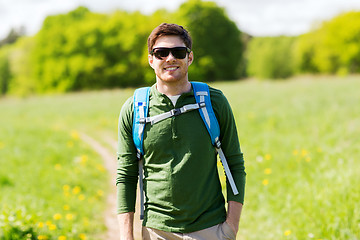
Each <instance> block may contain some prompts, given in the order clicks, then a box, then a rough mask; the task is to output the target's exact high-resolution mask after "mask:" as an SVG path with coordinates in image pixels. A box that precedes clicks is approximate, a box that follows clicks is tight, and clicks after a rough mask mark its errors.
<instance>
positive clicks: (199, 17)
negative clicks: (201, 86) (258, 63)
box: [174, 0, 243, 81]
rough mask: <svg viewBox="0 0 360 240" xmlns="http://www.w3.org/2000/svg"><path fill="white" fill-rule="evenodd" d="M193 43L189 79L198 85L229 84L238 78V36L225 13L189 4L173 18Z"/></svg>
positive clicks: (210, 5)
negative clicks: (215, 81)
mask: <svg viewBox="0 0 360 240" xmlns="http://www.w3.org/2000/svg"><path fill="white" fill-rule="evenodd" d="M174 19H175V20H177V22H178V23H180V24H181V25H183V26H184V27H186V28H187V29H188V30H189V31H190V34H191V36H192V39H193V51H194V55H195V61H194V62H193V65H192V66H191V67H190V68H189V75H190V78H192V79H196V80H200V81H214V80H225V79H226V80H230V79H237V78H238V77H239V72H240V70H239V64H240V63H241V62H242V59H243V43H242V40H241V32H240V30H239V29H238V28H237V26H236V24H235V23H234V22H233V21H231V20H230V19H229V17H228V16H227V14H226V13H225V10H224V9H223V8H220V7H218V6H217V5H216V4H215V3H214V2H203V1H201V0H189V1H187V2H185V3H184V4H182V5H181V6H180V8H179V9H178V11H177V12H176V13H175V14H174Z"/></svg>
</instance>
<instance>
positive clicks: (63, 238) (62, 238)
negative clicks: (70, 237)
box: [58, 236, 66, 240]
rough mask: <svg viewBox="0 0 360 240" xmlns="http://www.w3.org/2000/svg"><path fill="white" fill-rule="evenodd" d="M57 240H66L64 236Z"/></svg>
mask: <svg viewBox="0 0 360 240" xmlns="http://www.w3.org/2000/svg"><path fill="white" fill-rule="evenodd" d="M58 240H66V236H59V237H58Z"/></svg>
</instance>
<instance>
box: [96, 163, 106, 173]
mask: <svg viewBox="0 0 360 240" xmlns="http://www.w3.org/2000/svg"><path fill="white" fill-rule="evenodd" d="M96 169H97V170H99V171H100V172H105V168H104V167H103V165H101V164H97V165H96Z"/></svg>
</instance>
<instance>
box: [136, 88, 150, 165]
mask: <svg viewBox="0 0 360 240" xmlns="http://www.w3.org/2000/svg"><path fill="white" fill-rule="evenodd" d="M149 94H150V87H143V88H139V89H136V90H135V93H134V120H133V134H132V135H133V140H134V144H135V147H136V149H137V152H138V158H139V159H140V157H141V155H144V149H143V140H144V137H143V136H144V128H145V123H144V122H141V121H140V119H143V118H146V117H147V115H148V111H149Z"/></svg>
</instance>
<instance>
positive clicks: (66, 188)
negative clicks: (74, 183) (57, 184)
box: [63, 184, 70, 192]
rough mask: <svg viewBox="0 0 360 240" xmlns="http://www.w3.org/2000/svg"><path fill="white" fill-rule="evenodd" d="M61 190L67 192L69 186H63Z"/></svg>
mask: <svg viewBox="0 0 360 240" xmlns="http://www.w3.org/2000/svg"><path fill="white" fill-rule="evenodd" d="M63 190H64V191H65V192H67V191H69V190H70V186H69V185H67V184H66V185H64V186H63Z"/></svg>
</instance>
